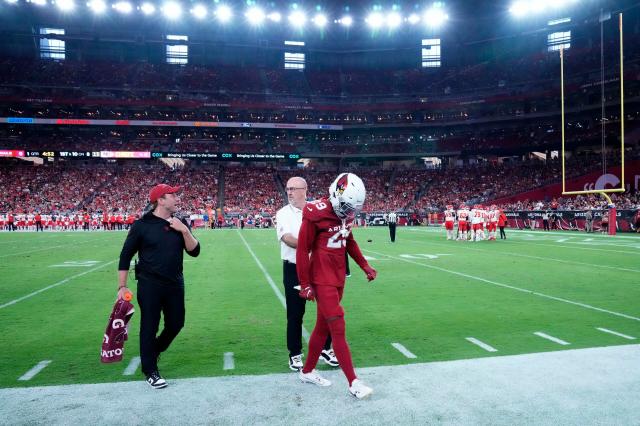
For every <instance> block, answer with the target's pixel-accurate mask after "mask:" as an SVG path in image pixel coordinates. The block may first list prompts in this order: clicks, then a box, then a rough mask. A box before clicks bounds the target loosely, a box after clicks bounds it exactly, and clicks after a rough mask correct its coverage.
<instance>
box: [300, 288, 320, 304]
mask: <svg viewBox="0 0 640 426" xmlns="http://www.w3.org/2000/svg"><path fill="white" fill-rule="evenodd" d="M299 294H300V297H302V298H303V299H306V300H310V301H312V302H313V301H314V300H316V294H315V293H314V292H313V288H311V286H309V285H308V286H306V287H301V288H300V293H299Z"/></svg>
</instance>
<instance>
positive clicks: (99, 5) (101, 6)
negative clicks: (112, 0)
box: [87, 0, 107, 15]
mask: <svg viewBox="0 0 640 426" xmlns="http://www.w3.org/2000/svg"><path fill="white" fill-rule="evenodd" d="M87 7H88V8H89V9H91V11H92V12H93V13H96V14H98V15H99V14H101V13H104V11H105V10H107V4H106V3H105V2H104V1H102V0H91V1H90V2H88V3H87Z"/></svg>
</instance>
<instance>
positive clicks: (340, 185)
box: [336, 173, 349, 195]
mask: <svg viewBox="0 0 640 426" xmlns="http://www.w3.org/2000/svg"><path fill="white" fill-rule="evenodd" d="M347 176H349V174H348V173H345V174H343V175H342V177H341V178H340V179H338V182H336V192H337V193H338V194H340V195H342V194H343V193H344V191H345V189H347V185H348V183H349V181H348V180H347Z"/></svg>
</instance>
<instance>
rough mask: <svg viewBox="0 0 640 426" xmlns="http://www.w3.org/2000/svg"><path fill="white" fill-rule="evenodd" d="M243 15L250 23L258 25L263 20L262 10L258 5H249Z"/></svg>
mask: <svg viewBox="0 0 640 426" xmlns="http://www.w3.org/2000/svg"><path fill="white" fill-rule="evenodd" d="M245 16H246V17H247V21H249V23H250V24H251V25H255V26H258V25H261V24H262V23H263V22H264V12H263V11H262V9H260V8H259V7H255V6H254V7H250V8H249V10H247V13H245Z"/></svg>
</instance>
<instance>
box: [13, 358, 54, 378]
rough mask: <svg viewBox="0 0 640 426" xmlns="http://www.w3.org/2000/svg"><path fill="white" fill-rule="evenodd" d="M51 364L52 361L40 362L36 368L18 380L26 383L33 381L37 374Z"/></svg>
mask: <svg viewBox="0 0 640 426" xmlns="http://www.w3.org/2000/svg"><path fill="white" fill-rule="evenodd" d="M49 364H51V360H46V361H40V362H39V363H37V364H36V365H35V367H33V368H32V369H31V370H29V371H27V372H26V373H24V374H23V375H22V376H20V378H19V379H18V380H22V381H26V380H31V379H33V377H34V376H35V375H36V374H38V373H39V372H41V371H42V370H44V369H45V368H46V367H47V365H49Z"/></svg>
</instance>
